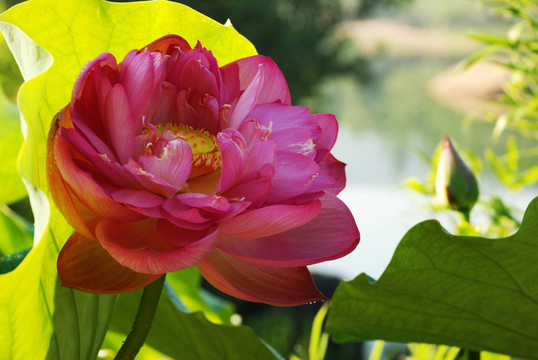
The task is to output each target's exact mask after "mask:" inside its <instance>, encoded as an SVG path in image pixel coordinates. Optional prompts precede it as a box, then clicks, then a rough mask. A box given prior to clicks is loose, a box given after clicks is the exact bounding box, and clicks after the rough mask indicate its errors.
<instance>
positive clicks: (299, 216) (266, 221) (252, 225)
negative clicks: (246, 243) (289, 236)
mask: <svg viewBox="0 0 538 360" xmlns="http://www.w3.org/2000/svg"><path fill="white" fill-rule="evenodd" d="M320 208H321V203H320V201H318V200H315V201H312V202H311V203H309V204H307V205H271V206H264V207H262V208H259V209H255V210H251V211H247V212H244V213H242V214H240V215H237V216H235V217H233V218H232V219H229V220H227V221H225V222H223V223H222V224H221V226H220V230H221V232H222V233H223V234H227V235H232V236H236V237H241V238H249V239H253V238H257V237H266V236H271V235H274V234H278V233H281V232H284V231H287V230H290V229H294V228H296V227H299V226H301V225H303V224H306V223H307V222H310V221H311V220H312V219H313V218H315V217H316V216H317V215H318V213H319V210H320Z"/></svg>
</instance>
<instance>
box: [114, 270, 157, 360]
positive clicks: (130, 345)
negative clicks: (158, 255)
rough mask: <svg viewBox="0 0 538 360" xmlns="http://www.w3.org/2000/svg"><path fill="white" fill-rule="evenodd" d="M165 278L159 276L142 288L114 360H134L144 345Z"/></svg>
mask: <svg viewBox="0 0 538 360" xmlns="http://www.w3.org/2000/svg"><path fill="white" fill-rule="evenodd" d="M165 277H166V275H163V276H161V277H160V278H158V279H157V280H155V281H154V282H152V283H151V284H149V285H147V286H146V287H145V288H144V292H143V293H142V298H141V299H140V305H139V306H138V312H137V313H136V317H135V320H134V323H133V327H132V328H131V332H130V333H129V335H127V338H126V339H125V342H124V343H123V345H122V346H121V349H120V350H119V351H118V353H117V354H116V357H115V358H114V359H115V360H132V359H134V358H135V356H136V354H138V352H139V351H140V348H141V347H142V345H144V341H145V340H146V336H147V335H148V332H149V329H150V328H151V323H152V322H153V316H154V315H155V311H156V310H157V304H158V303H159V298H160V297H161V292H162V289H163V285H164V279H165Z"/></svg>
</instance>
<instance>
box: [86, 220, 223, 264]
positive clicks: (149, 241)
mask: <svg viewBox="0 0 538 360" xmlns="http://www.w3.org/2000/svg"><path fill="white" fill-rule="evenodd" d="M96 235H97V239H98V240H99V241H100V242H101V244H102V245H103V247H104V248H105V249H106V251H107V252H108V253H109V254H110V256H112V257H113V258H114V259H116V261H117V262H118V263H120V264H121V265H123V266H125V267H128V268H129V269H132V270H133V271H136V272H139V273H143V274H164V273H167V272H173V271H178V270H181V269H185V268H188V267H191V266H193V265H196V264H197V263H198V262H199V261H200V260H201V259H202V258H203V257H205V256H206V255H207V254H208V253H209V252H210V251H211V250H212V249H213V247H214V245H215V242H216V241H217V237H218V229H212V230H209V231H208V230H205V231H202V232H198V231H193V230H188V229H182V228H178V227H175V226H173V225H171V224H170V223H168V222H167V221H165V220H159V221H156V220H154V219H148V220H143V221H138V222H132V223H118V222H114V221H110V220H103V221H101V222H100V223H99V224H98V225H97V228H96Z"/></svg>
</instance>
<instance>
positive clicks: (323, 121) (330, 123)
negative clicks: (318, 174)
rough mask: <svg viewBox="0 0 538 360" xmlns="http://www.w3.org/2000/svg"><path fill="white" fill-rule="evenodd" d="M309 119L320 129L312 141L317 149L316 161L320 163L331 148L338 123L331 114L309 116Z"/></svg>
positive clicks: (334, 140)
mask: <svg viewBox="0 0 538 360" xmlns="http://www.w3.org/2000/svg"><path fill="white" fill-rule="evenodd" d="M309 119H310V120H311V121H312V122H314V123H315V124H317V125H318V126H319V127H320V128H321V133H320V134H319V136H318V137H317V138H316V139H315V140H314V143H315V144H316V149H317V156H316V161H318V162H319V161H321V160H322V159H323V158H324V157H325V156H326V155H327V154H328V153H329V152H330V151H331V149H332V148H333V146H334V143H335V142H336V136H337V134H338V122H337V121H336V117H335V116H334V115H333V114H315V115H310V117H309Z"/></svg>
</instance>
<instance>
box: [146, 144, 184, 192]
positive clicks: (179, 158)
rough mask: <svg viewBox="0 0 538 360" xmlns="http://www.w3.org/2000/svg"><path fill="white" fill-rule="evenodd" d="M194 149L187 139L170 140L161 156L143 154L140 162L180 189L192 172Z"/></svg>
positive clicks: (154, 173)
mask: <svg viewBox="0 0 538 360" xmlns="http://www.w3.org/2000/svg"><path fill="white" fill-rule="evenodd" d="M191 162H192V151H191V148H190V146H189V144H187V143H186V142H185V141H183V140H179V139H178V140H172V141H169V142H168V143H167V144H166V146H165V147H164V149H163V153H162V154H161V155H160V156H155V155H141V156H139V157H138V163H139V164H140V165H142V168H143V169H144V171H146V172H148V173H150V174H153V175H155V176H157V177H159V178H161V179H163V180H164V181H166V182H167V183H168V184H170V185H172V186H173V187H175V188H176V189H177V190H180V189H181V188H182V187H183V186H184V185H185V182H186V181H187V179H188V177H189V175H190V173H191Z"/></svg>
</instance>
